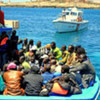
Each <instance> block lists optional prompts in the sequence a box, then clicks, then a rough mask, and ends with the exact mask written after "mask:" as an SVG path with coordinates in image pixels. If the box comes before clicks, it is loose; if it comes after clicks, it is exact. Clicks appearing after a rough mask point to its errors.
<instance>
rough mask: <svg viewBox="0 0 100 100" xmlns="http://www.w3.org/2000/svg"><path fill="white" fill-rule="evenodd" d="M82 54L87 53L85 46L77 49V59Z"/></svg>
mask: <svg viewBox="0 0 100 100" xmlns="http://www.w3.org/2000/svg"><path fill="white" fill-rule="evenodd" d="M81 54H86V51H85V49H84V48H78V49H77V51H76V57H77V59H78V58H79V56H80V55H81Z"/></svg>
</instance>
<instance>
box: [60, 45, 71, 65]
mask: <svg viewBox="0 0 100 100" xmlns="http://www.w3.org/2000/svg"><path fill="white" fill-rule="evenodd" d="M61 51H62V60H60V61H59V62H62V63H64V64H65V63H66V62H67V60H68V56H69V55H70V52H68V51H67V50H66V45H63V46H62V47H61Z"/></svg>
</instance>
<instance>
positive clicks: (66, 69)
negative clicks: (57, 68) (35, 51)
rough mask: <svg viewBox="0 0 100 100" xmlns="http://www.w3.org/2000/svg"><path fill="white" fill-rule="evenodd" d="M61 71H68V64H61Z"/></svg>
mask: <svg viewBox="0 0 100 100" xmlns="http://www.w3.org/2000/svg"><path fill="white" fill-rule="evenodd" d="M61 72H62V73H69V66H67V65H63V66H62V69H61Z"/></svg>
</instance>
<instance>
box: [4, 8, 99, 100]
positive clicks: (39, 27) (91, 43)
mask: <svg viewBox="0 0 100 100" xmlns="http://www.w3.org/2000/svg"><path fill="white" fill-rule="evenodd" d="M2 10H4V13H5V19H8V20H19V22H20V28H19V29H18V30H17V35H18V36H19V38H21V39H24V38H28V39H33V40H34V42H35V44H36V42H37V41H42V45H43V46H44V45H46V44H49V43H51V42H52V41H55V42H56V43H57V47H59V48H61V46H62V45H64V44H65V45H66V46H67V47H68V45H70V44H73V45H75V46H76V45H81V46H82V47H84V48H85V49H86V52H87V55H88V56H89V58H90V60H91V62H92V64H93V65H94V67H95V70H96V74H97V75H98V76H99V79H100V10H99V9H82V11H83V12H84V19H86V20H89V25H88V29H86V30H82V31H78V32H71V33H57V32H56V30H55V28H54V26H53V23H52V21H53V20H54V19H56V18H57V15H58V14H60V13H61V11H62V10H63V9H61V8H10V7H9V8H8V7H7V8H2ZM98 100H100V97H99V99H98Z"/></svg>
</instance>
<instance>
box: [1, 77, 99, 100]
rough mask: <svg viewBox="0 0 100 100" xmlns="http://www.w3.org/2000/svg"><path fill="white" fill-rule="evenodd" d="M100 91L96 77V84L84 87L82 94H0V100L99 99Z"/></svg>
mask: <svg viewBox="0 0 100 100" xmlns="http://www.w3.org/2000/svg"><path fill="white" fill-rule="evenodd" d="M99 92H100V81H99V78H98V77H96V81H95V84H94V86H91V87H89V88H87V89H82V94H76V95H71V96H60V95H52V96H51V95H50V96H48V97H47V96H44V97H43V96H4V95H0V100H97V98H98V96H99Z"/></svg>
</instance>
